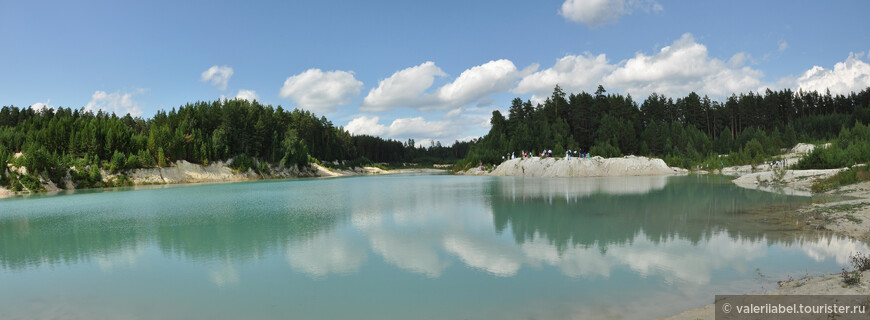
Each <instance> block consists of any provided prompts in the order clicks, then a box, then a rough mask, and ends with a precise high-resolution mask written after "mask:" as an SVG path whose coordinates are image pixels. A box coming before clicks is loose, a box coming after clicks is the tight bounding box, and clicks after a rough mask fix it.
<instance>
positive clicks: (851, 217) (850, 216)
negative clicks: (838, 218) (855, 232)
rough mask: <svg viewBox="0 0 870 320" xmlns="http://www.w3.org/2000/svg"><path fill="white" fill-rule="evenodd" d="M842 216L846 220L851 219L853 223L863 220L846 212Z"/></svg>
mask: <svg viewBox="0 0 870 320" xmlns="http://www.w3.org/2000/svg"><path fill="white" fill-rule="evenodd" d="M843 218H846V220H849V221H852V222H854V223H861V222H863V220H861V219H859V218H857V217H855V216H853V215H852V214H847V215H845V216H843Z"/></svg>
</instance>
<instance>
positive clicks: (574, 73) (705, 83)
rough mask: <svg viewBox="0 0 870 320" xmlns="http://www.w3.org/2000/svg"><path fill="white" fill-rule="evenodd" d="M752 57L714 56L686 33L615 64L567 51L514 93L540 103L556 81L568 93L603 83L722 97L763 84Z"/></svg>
mask: <svg viewBox="0 0 870 320" xmlns="http://www.w3.org/2000/svg"><path fill="white" fill-rule="evenodd" d="M750 59H751V57H750V56H749V55H747V54H745V53H743V52H740V53H737V54H735V55H734V56H732V57H731V58H730V59H729V60H728V61H727V62H726V61H723V60H720V59H716V58H712V57H710V56H709V54H708V51H707V47H706V46H705V45H703V44H700V43H698V42H696V41H695V39H694V37H692V35H691V34H688V33H687V34H684V35H683V36H682V37H681V38H680V39H679V40H676V41H674V43H673V44H671V45H669V46H666V47H664V48H662V49H661V50H659V52H657V53H655V54H651V55H650V54H645V53H642V52H638V53H636V54H635V56H634V57H633V58H630V59H626V60H623V61H620V62H618V63H616V64H611V63H610V62H609V61H608V60H607V57H606V56H605V55H604V54H599V55H594V54H592V53H588V52H587V53H585V54H583V55H567V56H565V57H563V58H561V59H559V60H558V61H556V64H555V65H553V67H551V68H548V69H544V70H541V71H538V72H535V73H533V74H531V75H528V76H526V77H524V78H523V79H522V80H521V81H520V82H519V84H518V85H517V87H516V88H514V90H513V92H514V93H518V94H524V93H533V94H534V95H533V96H532V99H531V100H532V101H533V102H539V101H543V99H544V98H546V97H547V96H548V95H549V94H550V93H551V92H552V90H553V88H554V87H555V86H556V85H557V84H558V85H559V86H561V87H562V88H563V90H565V91H566V92H579V91H586V92H591V91H594V90H595V89H596V88H597V87H598V85H599V84H601V85H603V86H604V87H605V89H608V90H610V91H620V92H623V93H629V94H631V95H633V96H634V97H637V98H641V99H643V98H646V96H647V95H649V94H650V93H653V92H656V93H660V94H665V95H667V96H674V97H676V96H684V95H686V94H688V93H689V92H692V91H695V92H698V93H700V94H708V95H711V96H713V97H724V96H726V95H729V94H731V93H733V92H745V91H747V90H757V89H759V88H760V87H761V86H762V85H763V83H762V81H761V79H762V77H763V76H764V74H763V73H762V72H761V71H759V70H756V69H752V68H750V67H748V66H745V64H746V63H747V61H749V60H750Z"/></svg>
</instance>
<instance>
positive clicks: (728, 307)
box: [722, 302, 731, 313]
mask: <svg viewBox="0 0 870 320" xmlns="http://www.w3.org/2000/svg"><path fill="white" fill-rule="evenodd" d="M722 311H723V312H725V313H731V304H730V303H727V302H726V303H724V304H722Z"/></svg>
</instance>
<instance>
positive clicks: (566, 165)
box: [460, 156, 688, 178]
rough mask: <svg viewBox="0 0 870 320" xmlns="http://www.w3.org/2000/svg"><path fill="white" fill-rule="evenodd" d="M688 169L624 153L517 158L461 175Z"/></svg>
mask: <svg viewBox="0 0 870 320" xmlns="http://www.w3.org/2000/svg"><path fill="white" fill-rule="evenodd" d="M685 173H688V171H687V170H685V169H681V168H672V167H668V165H667V164H665V162H664V161H663V160H662V159H654V158H647V157H637V156H626V157H622V158H607V159H605V158H602V157H592V158H590V159H585V158H584V159H581V158H570V159H568V158H543V159H542V158H539V157H532V158H517V159H512V160H507V161H505V162H502V163H501V164H499V165H498V166H496V167H495V168H494V169H493V170H492V171H488V172H487V171H481V170H479V169H478V168H471V169H469V170H466V171H464V172H460V174H465V175H487V176H518V177H563V178H572V177H624V176H658V175H674V174H685Z"/></svg>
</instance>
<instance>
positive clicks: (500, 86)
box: [436, 59, 520, 109]
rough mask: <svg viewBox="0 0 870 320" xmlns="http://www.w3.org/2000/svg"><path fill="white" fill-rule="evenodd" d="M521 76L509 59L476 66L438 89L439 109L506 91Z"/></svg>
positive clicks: (460, 104) (464, 103)
mask: <svg viewBox="0 0 870 320" xmlns="http://www.w3.org/2000/svg"><path fill="white" fill-rule="evenodd" d="M519 77H520V75H519V71H518V70H517V67H516V66H515V65H514V63H513V62H511V61H510V60H507V59H501V60H496V61H490V62H487V63H484V64H482V65H479V66H474V67H472V68H471V69H468V70H465V71H463V72H462V74H460V75H459V77H457V78H456V80H453V82H451V83H448V84H446V85H444V86H442V87H441V88H439V89H438V91H437V93H436V96H437V97H438V100H439V102H440V106H438V109H447V108H451V107H455V106H462V105H466V104H469V103H471V102H474V101H477V100H480V99H482V98H484V97H486V96H488V95H490V94H493V93H499V92H505V91H507V90H508V89H510V88H511V87H512V86H513V85H514V83H515V82H516V80H517V79H518V78H519Z"/></svg>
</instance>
